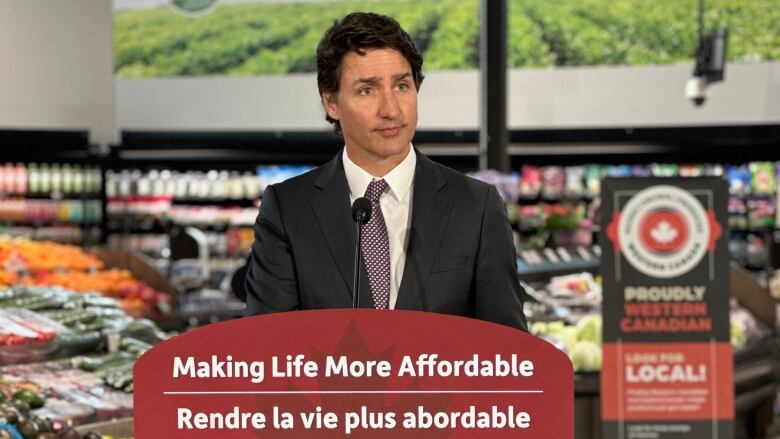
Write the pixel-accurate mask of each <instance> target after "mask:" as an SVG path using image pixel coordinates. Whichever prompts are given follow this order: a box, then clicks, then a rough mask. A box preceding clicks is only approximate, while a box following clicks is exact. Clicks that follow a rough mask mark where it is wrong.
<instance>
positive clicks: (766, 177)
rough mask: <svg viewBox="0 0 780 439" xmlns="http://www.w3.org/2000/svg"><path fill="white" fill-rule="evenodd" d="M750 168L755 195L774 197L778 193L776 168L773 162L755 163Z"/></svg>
mask: <svg viewBox="0 0 780 439" xmlns="http://www.w3.org/2000/svg"><path fill="white" fill-rule="evenodd" d="M748 168H749V169H750V176H751V182H752V190H753V194H754V195H757V196H773V195H774V194H775V192H777V182H776V179H775V178H776V174H775V167H774V165H773V164H772V163H771V162H753V163H751V164H750V165H749V166H748Z"/></svg>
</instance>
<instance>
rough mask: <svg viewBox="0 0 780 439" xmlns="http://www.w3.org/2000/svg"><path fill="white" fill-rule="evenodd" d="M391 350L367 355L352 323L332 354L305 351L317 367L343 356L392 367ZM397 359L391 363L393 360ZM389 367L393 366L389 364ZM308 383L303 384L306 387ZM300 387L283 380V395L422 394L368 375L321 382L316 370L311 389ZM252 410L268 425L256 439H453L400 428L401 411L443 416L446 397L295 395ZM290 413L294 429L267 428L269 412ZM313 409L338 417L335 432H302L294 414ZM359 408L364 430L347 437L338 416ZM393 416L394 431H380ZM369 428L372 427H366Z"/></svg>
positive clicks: (264, 399)
mask: <svg viewBox="0 0 780 439" xmlns="http://www.w3.org/2000/svg"><path fill="white" fill-rule="evenodd" d="M395 351H396V349H395V347H394V346H390V347H388V348H386V349H384V350H383V351H381V352H371V350H370V349H369V347H368V343H366V340H365V338H364V336H363V334H362V333H361V332H360V330H359V329H358V328H357V326H356V325H355V323H354V322H353V321H350V322H349V324H348V325H347V327H346V329H345V331H344V333H343V334H342V336H341V338H340V339H339V342H338V344H337V345H336V346H335V347H334V348H333V349H322V350H318V349H316V348H313V349H312V351H311V352H310V356H311V359H313V360H315V361H316V362H317V363H318V364H320V365H324V364H325V360H326V358H327V357H328V356H332V357H335V358H338V357H339V356H342V355H344V356H347V357H348V360H349V361H360V362H364V363H365V362H366V361H369V360H375V361H381V360H385V361H388V362H391V363H392V362H393V360H394V355H395ZM396 360H397V359H396ZM393 364H398V362H397V361H396V362H394V363H393ZM307 384H309V385H307ZM310 384H312V383H306V382H303V381H301V382H296V380H294V379H289V380H288V381H287V387H286V389H285V390H286V391H294V392H299V391H314V392H316V391H344V390H353V391H358V392H359V391H387V392H393V391H399V390H401V391H418V390H422V389H421V387H420V384H419V381H418V380H417V379H413V380H412V381H411V382H403V380H399V379H398V378H397V377H395V376H394V374H393V373H391V374H390V376H389V377H381V376H377V375H374V376H370V377H359V378H356V377H344V376H331V377H325V376H324V370H320V373H319V374H318V378H317V380H316V382H315V386H316V388H310ZM256 402H257V407H258V408H259V409H260V411H261V412H263V413H266V416H267V417H268V423H267V426H266V428H265V429H264V430H255V435H256V436H257V437H262V438H318V439H329V438H344V437H350V438H356V439H360V438H371V439H383V438H398V437H399V435H403V436H404V437H407V438H423V437H424V438H430V439H437V438H446V437H449V436H450V435H451V434H453V430H450V429H437V428H431V429H428V430H421V429H405V428H404V427H403V420H404V416H403V414H404V413H405V412H413V413H417V409H418V407H419V406H422V407H424V408H425V410H426V411H427V412H428V413H435V412H439V411H443V410H444V409H445V408H446V407H447V406H448V405H449V404H450V402H451V401H450V397H449V396H448V395H447V394H435V393H433V394H414V393H413V394H409V393H368V394H366V393H353V394H332V393H322V394H316V393H311V394H300V393H290V394H286V395H280V396H275V397H269V396H264V395H262V396H258V397H257V398H256ZM274 406H276V407H278V408H279V409H280V410H283V411H286V412H289V413H292V414H293V416H294V422H295V428H294V429H290V430H280V429H275V428H274V427H273V423H272V419H271V416H272V415H271V413H272V410H273V407H274ZM317 407H321V408H322V411H323V413H324V412H333V413H336V414H337V415H338V427H337V428H335V429H327V428H311V429H309V430H308V431H307V430H305V429H304V428H303V423H302V420H301V416H300V413H312V412H315V410H316V409H317ZM363 407H365V410H366V415H367V416H366V417H365V418H364V421H363V422H366V423H367V424H364V425H367V426H368V427H369V428H363V427H357V428H355V429H354V430H353V431H352V432H351V433H350V434H349V436H346V435H345V419H344V413H346V412H352V413H361V409H362V408H363ZM388 413H394V414H395V427H394V428H381V426H382V425H384V424H385V423H384V421H385V420H386V419H385V418H383V414H388ZM372 427H373V428H372Z"/></svg>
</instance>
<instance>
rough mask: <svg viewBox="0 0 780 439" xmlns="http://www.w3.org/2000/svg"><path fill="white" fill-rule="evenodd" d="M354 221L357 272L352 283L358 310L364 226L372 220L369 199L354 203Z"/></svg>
mask: <svg viewBox="0 0 780 439" xmlns="http://www.w3.org/2000/svg"><path fill="white" fill-rule="evenodd" d="M352 219H353V220H354V221H355V228H356V230H357V232H356V234H355V235H356V238H357V239H355V271H354V275H355V276H354V277H353V281H352V308H358V307H359V306H360V301H359V300H358V298H359V296H360V259H361V258H362V254H361V251H360V249H361V246H360V241H361V239H363V227H362V225H363V224H365V223H367V222H368V220H370V219H371V202H370V201H368V198H365V197H360V198H358V199H357V200H355V202H354V203H352Z"/></svg>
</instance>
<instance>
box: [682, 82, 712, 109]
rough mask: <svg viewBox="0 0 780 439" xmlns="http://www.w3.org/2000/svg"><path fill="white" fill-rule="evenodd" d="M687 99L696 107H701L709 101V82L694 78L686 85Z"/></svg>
mask: <svg viewBox="0 0 780 439" xmlns="http://www.w3.org/2000/svg"><path fill="white" fill-rule="evenodd" d="M685 99H690V100H691V102H693V104H694V105H696V106H697V107H701V106H702V105H704V102H705V101H706V100H707V80H706V79H704V78H702V77H700V76H694V77H693V78H690V79H688V82H686V83H685Z"/></svg>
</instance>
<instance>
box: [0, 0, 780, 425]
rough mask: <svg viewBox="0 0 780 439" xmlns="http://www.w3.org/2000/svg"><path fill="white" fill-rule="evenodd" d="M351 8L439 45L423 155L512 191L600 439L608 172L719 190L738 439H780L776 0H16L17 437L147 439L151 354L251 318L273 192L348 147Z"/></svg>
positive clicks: (2, 382) (0, 183) (525, 256)
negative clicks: (335, 71)
mask: <svg viewBox="0 0 780 439" xmlns="http://www.w3.org/2000/svg"><path fill="white" fill-rule="evenodd" d="M353 10H365V11H374V12H379V13H383V14H387V15H391V16H393V17H395V18H396V19H397V20H398V21H399V22H400V24H401V25H402V26H403V27H404V28H405V29H406V30H407V31H408V32H409V34H410V35H411V36H412V38H413V39H414V41H415V43H416V44H417V46H418V48H419V49H420V51H421V53H422V54H423V57H424V59H425V62H424V65H423V70H424V72H425V74H426V79H425V82H424V84H423V85H422V88H421V90H420V93H419V124H418V127H417V132H416V135H415V138H414V141H413V143H414V146H415V147H416V148H417V149H418V150H419V151H420V152H422V153H424V154H426V155H428V156H429V157H431V158H432V159H433V160H435V161H437V162H440V163H442V164H445V165H447V166H450V167H452V168H455V169H457V170H459V171H462V172H464V173H468V174H469V175H471V176H472V177H474V178H477V179H479V180H482V181H485V182H487V183H490V184H493V185H495V186H496V187H497V188H498V190H499V193H500V194H501V196H502V197H503V198H504V201H505V202H506V208H507V214H508V216H509V219H510V222H511V224H512V227H513V231H514V237H515V246H516V249H517V257H518V259H517V268H518V279H519V281H520V282H522V283H523V285H524V286H525V289H526V293H527V294H526V297H524V301H525V313H526V316H527V317H528V320H529V327H530V329H531V331H532V332H533V333H535V334H537V335H539V336H543V337H545V338H546V339H548V340H549V341H551V342H553V343H554V344H556V346H558V347H559V348H561V349H563V350H564V351H565V352H566V353H567V354H568V355H569V357H570V358H571V359H572V362H573V364H574V367H575V372H576V374H575V427H576V437H577V438H578V439H580V438H600V437H602V436H601V428H602V427H601V421H600V408H599V407H600V406H599V379H600V378H599V370H600V366H601V347H600V344H601V299H602V291H601V276H600V255H601V247H600V246H599V242H600V239H601V235H602V233H601V231H602V229H601V224H602V221H601V220H602V219H601V217H600V214H599V212H600V199H599V198H600V191H601V182H602V179H603V178H605V177H652V176H657V177H675V176H681V177H697V176H719V177H722V178H723V179H724V180H725V181H726V182H727V186H728V191H729V198H728V226H729V229H730V240H729V245H728V248H729V253H730V256H731V264H730V267H731V268H730V275H731V296H732V299H731V312H730V314H731V343H732V346H733V349H734V365H735V367H734V392H735V394H734V395H735V410H736V412H735V432H736V435H735V437H737V438H753V439H755V438H780V398H777V395H778V392H777V389H778V385H780V349H779V347H778V338H777V328H778V324H777V311H776V308H777V305H776V304H777V302H778V300H780V226H778V222H780V208H779V207H780V206H779V205H778V200H779V199H780V198H779V197H778V196H777V195H778V184H780V28H778V26H777V23H778V22H780V3H778V1H777V0H743V1H739V2H737V1H730V0H707V1H696V0H659V1H655V2H645V1H642V0H560V1H556V2H549V1H547V0H495V1H493V0H490V1H488V0H442V1H435V2H434V1H431V2H413V1H409V0H374V1H346V0H332V1H331V0H308V1H307V0H286V1H285V0H273V1H270V0H265V1H263V0H114V1H113V2H112V1H108V0H105V1H94V0H69V1H67V2H52V1H47V0H4V1H2V2H0V54H2V56H3V63H2V64H3V65H2V67H0V151H2V155H0V340H1V341H2V346H0V366H2V370H1V371H0V373H1V374H2V378H1V379H0V400H2V401H3V402H0V419H4V420H5V421H7V422H6V423H4V424H3V423H0V424H2V425H0V437H24V438H27V439H29V438H53V437H66V438H85V439H86V438H90V439H94V438H99V437H101V435H102V437H108V436H109V435H110V436H111V437H114V438H127V437H132V434H133V428H132V392H133V376H132V366H133V363H134V361H135V360H136V358H137V357H138V356H139V355H140V354H141V353H143V352H144V351H145V350H146V349H149V348H150V347H151V346H153V345H154V344H155V343H158V342H160V341H162V340H165V339H166V338H168V337H171V336H174V335H176V334H179V333H182V332H184V331H188V330H192V329H194V328H197V327H200V326H203V325H207V324H210V323H214V322H219V321H225V320H229V319H234V318H240V317H241V316H242V313H243V309H244V301H243V299H242V297H243V296H244V295H245V293H244V290H243V277H242V273H243V271H242V270H241V269H242V267H244V266H245V264H246V261H247V256H248V255H249V249H250V247H251V245H252V242H253V239H254V234H253V228H252V226H253V224H254V222H255V218H256V217H257V214H258V208H259V206H260V204H261V202H262V195H263V190H264V188H265V187H266V186H268V185H270V184H273V183H277V182H281V181H283V180H285V179H287V178H290V177H293V176H296V175H299V174H301V173H303V172H306V171H307V170H309V169H312V168H313V167H315V166H318V165H321V164H323V163H325V162H326V161H328V160H329V159H330V158H332V157H333V156H334V155H335V154H336V153H338V152H339V151H340V149H341V148H342V146H343V143H342V140H341V139H340V138H339V137H337V136H336V135H335V134H334V133H333V130H332V127H331V126H330V125H329V124H328V123H327V122H326V121H325V118H324V111H323V109H322V107H321V105H320V100H319V95H318V92H317V85H316V63H315V49H316V46H317V43H318V41H319V38H320V37H321V35H322V33H323V32H324V31H325V30H326V29H327V28H328V26H329V25H330V24H332V23H333V20H335V19H337V18H339V17H341V16H343V15H345V14H346V13H348V12H350V11H353ZM638 10H642V13H639V12H637V11H638ZM96 389H97V390H96ZM5 429H9V430H8V431H10V429H15V431H16V432H17V433H16V434H17V436H13V435H10V433H9V436H3V434H4V432H5V431H6V430H5Z"/></svg>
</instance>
